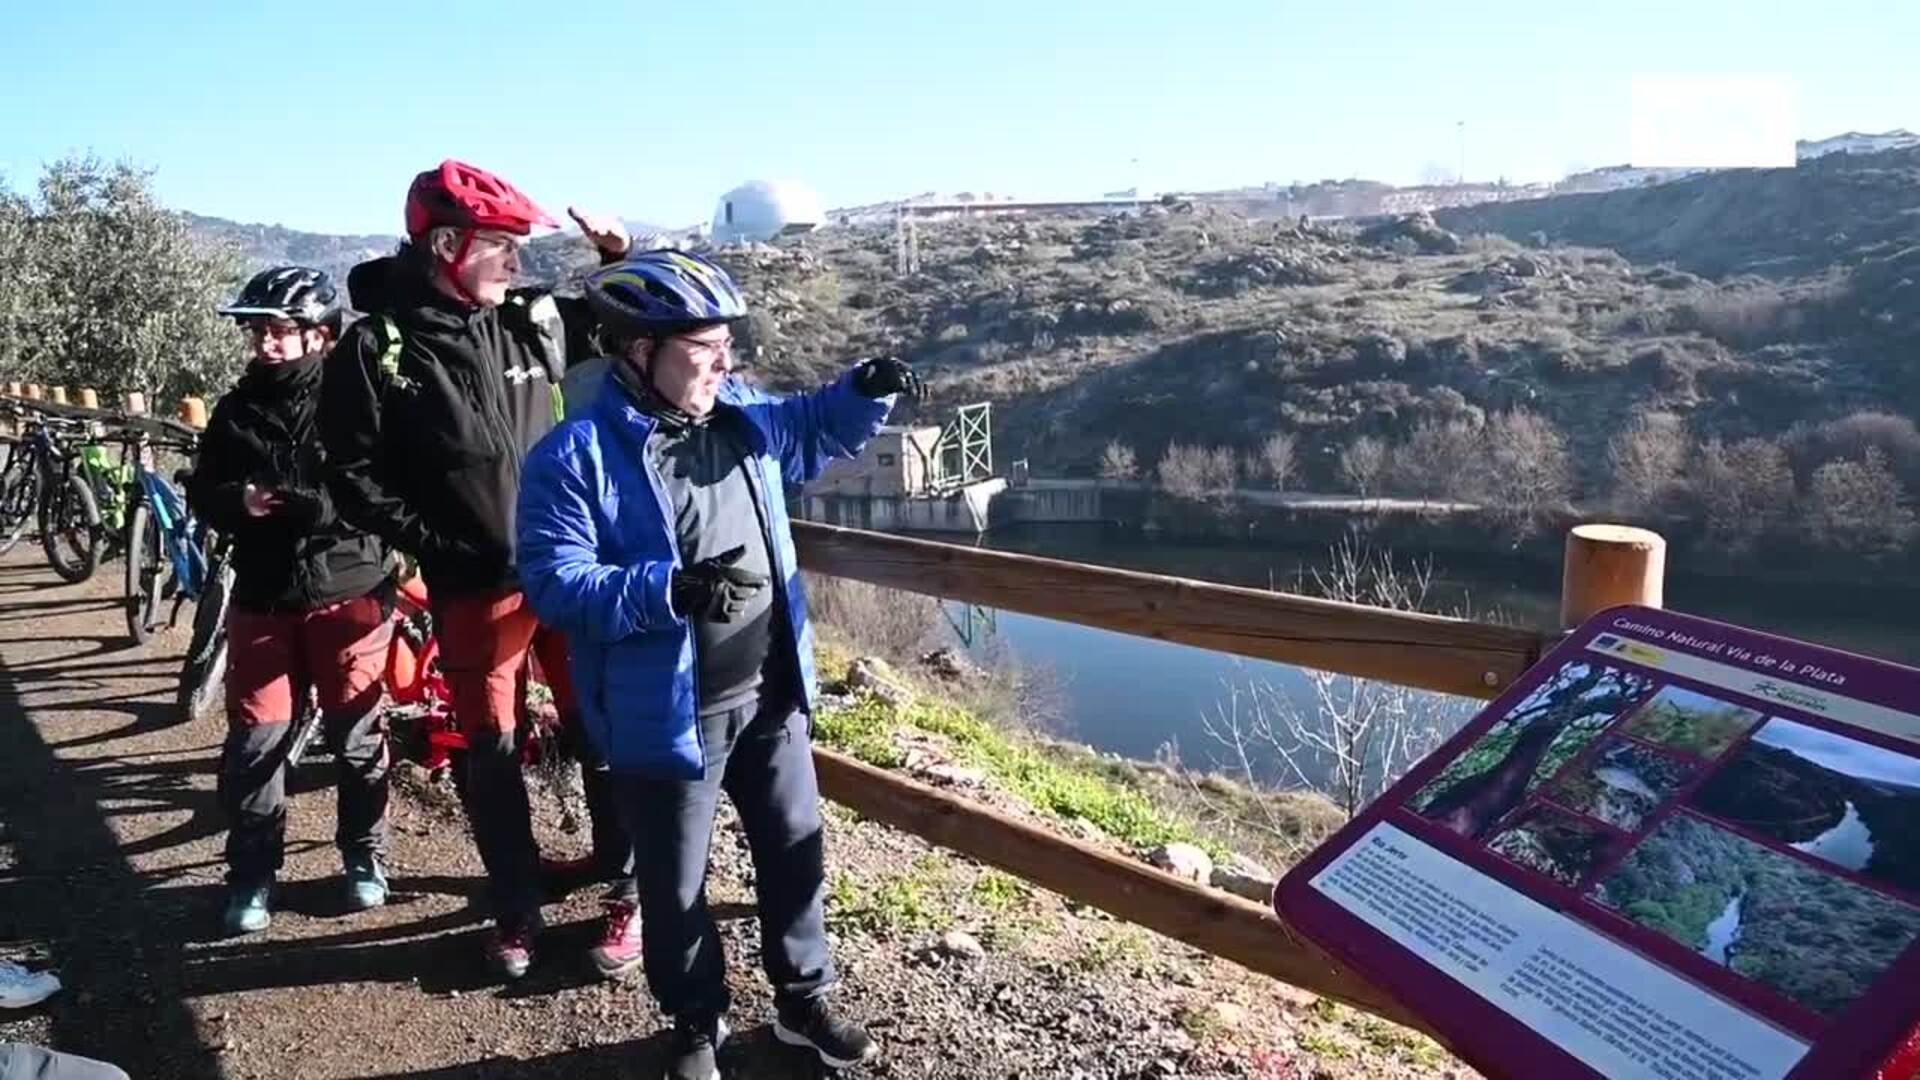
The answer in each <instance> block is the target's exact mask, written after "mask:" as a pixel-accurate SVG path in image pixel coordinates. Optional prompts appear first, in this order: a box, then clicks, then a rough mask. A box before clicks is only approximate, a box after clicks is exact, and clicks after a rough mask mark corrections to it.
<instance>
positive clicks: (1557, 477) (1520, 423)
mask: <svg viewBox="0 0 1920 1080" xmlns="http://www.w3.org/2000/svg"><path fill="white" fill-rule="evenodd" d="M1484 446H1485V448H1486V468H1485V473H1484V476H1485V479H1486V483H1487V486H1488V494H1489V496H1490V499H1489V501H1490V502H1491V503H1492V505H1493V509H1494V512H1495V513H1496V515H1498V516H1499V518H1500V519H1501V521H1502V523H1503V524H1504V525H1505V526H1506V527H1507V528H1508V529H1510V530H1511V531H1512V532H1513V534H1514V535H1515V536H1516V537H1519V538H1521V539H1525V538H1526V537H1528V536H1531V535H1533V534H1534V533H1535V532H1536V531H1538V530H1539V528H1540V526H1541V523H1542V522H1543V521H1544V519H1545V518H1546V516H1547V515H1548V514H1549V513H1550V512H1552V511H1553V510H1555V509H1558V508H1560V507H1563V506H1565V505H1566V503H1567V496H1568V493H1569V492H1570V491H1571V490H1572V487H1573V477H1572V472H1571V467H1570V463H1569V461H1568V458H1567V439H1566V436H1564V435H1562V434H1560V429H1559V428H1556V427H1554V426H1553V421H1551V420H1548V419H1547V418H1546V417H1544V416H1541V415H1540V414H1539V413H1536V412H1533V411H1532V410H1530V409H1513V410H1511V411H1509V412H1504V413H1500V414H1498V415H1497V416H1495V417H1494V418H1493V419H1492V420H1490V421H1488V422H1487V430H1486V438H1485V441H1484Z"/></svg>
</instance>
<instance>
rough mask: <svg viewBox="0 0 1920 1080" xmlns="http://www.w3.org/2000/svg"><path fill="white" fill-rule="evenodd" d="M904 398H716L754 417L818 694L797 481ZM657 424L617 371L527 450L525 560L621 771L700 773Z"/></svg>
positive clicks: (532, 596) (752, 466) (752, 438)
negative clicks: (795, 506) (793, 494)
mask: <svg viewBox="0 0 1920 1080" xmlns="http://www.w3.org/2000/svg"><path fill="white" fill-rule="evenodd" d="M892 405H893V399H892V398H891V397H887V398H880V399H877V400H876V399H873V398H869V397H866V396H865V395H863V394H861V393H859V392H858V391H856V390H855V389H854V388H853V378H852V374H851V373H849V374H848V375H847V376H846V377H843V378H841V379H840V380H839V381H838V382H836V383H834V384H832V385H830V386H827V387H824V388H822V389H820V390H817V391H815V392H813V393H811V394H804V395H799V396H795V397H777V396H773V395H770V394H766V393H763V392H761V391H759V390H756V389H754V388H752V387H750V386H748V385H747V384H745V383H743V382H741V381H739V380H738V379H732V378H730V379H728V380H727V384H726V386H725V387H724V388H723V389H722V390H721V392H720V398H719V404H718V405H717V406H716V408H718V409H736V410H739V412H740V414H741V415H743V416H744V417H745V418H746V419H747V421H749V422H748V423H747V424H746V425H745V426H746V429H747V432H748V442H749V444H750V448H751V452H750V453H749V455H748V457H747V480H748V483H749V484H750V485H751V486H752V488H753V494H754V498H755V500H757V501H758V502H759V504H760V510H761V519H762V520H763V521H765V522H766V523H767V526H768V530H769V532H770V534H771V539H772V541H773V543H772V551H771V553H770V554H771V555H772V558H773V573H774V576H775V579H776V580H778V581H780V582H782V583H783V584H784V587H785V589H786V600H787V604H786V608H787V614H788V616H789V618H790V621H791V624H792V625H791V627H790V630H791V633H788V634H781V635H779V640H777V641H776V642H775V643H774V647H775V648H784V649H794V650H796V651H797V654H798V655H797V657H796V659H797V661H798V666H797V669H798V670H799V672H800V674H801V681H802V683H803V692H804V694H805V701H803V702H802V707H803V708H809V709H810V708H811V704H812V701H813V697H814V681H813V627H812V624H811V623H809V622H808V620H807V600H806V596H805V594H804V592H803V591H802V589H801V587H800V568H799V560H798V558H797V556H796V555H795V553H794V550H793V535H792V532H791V530H790V529H789V528H788V526H787V508H786V501H785V499H784V498H783V492H784V490H785V489H786V488H788V487H793V488H798V487H799V485H801V484H804V483H806V482H807V481H808V480H811V479H813V478H814V477H815V476H818V475H819V474H820V471H821V470H822V469H823V468H825V467H826V465H827V463H828V462H829V461H831V460H832V459H834V458H836V457H852V456H854V455H855V454H857V453H859V452H860V448H861V447H862V446H864V445H865V444H866V442H867V440H868V439H871V438H872V437H873V436H874V435H875V434H876V433H877V432H878V431H879V430H880V425H881V424H883V423H885V421H886V418H887V413H888V411H889V410H890V409H891V408H892ZM653 428H654V420H653V418H652V417H650V416H648V415H647V414H646V413H644V412H642V411H641V410H640V409H638V408H636V407H635V406H634V404H633V398H632V397H631V396H630V395H629V394H628V392H627V390H626V388H625V387H623V386H621V385H620V383H619V382H618V381H617V380H616V379H615V377H614V376H613V375H612V374H611V373H609V374H608V376H607V380H606V382H605V383H603V384H602V385H601V387H600V389H599V392H598V394H597V395H596V396H595V397H594V399H593V401H592V403H591V404H589V405H587V406H586V408H585V409H584V410H583V411H582V412H581V413H580V414H579V415H577V416H575V417H574V418H573V419H570V420H567V421H566V422H564V423H562V424H561V425H560V426H559V427H557V428H555V429H554V430H553V431H552V432H550V433H549V434H548V435H547V436H546V437H545V438H543V439H541V440H540V442H539V444H538V445H536V446H535V447H534V448H533V451H532V452H531V453H530V454H529V455H528V456H527V461H526V467H525V469H524V472H523V478H522V480H521V487H520V505H519V514H518V531H519V535H518V544H519V564H520V566H519V569H520V583H521V587H522V588H523V589H525V590H526V594H527V599H528V601H529V602H531V603H532V605H533V609H534V611H536V612H537V613H538V614H539V616H540V619H541V621H543V622H545V623H546V624H548V625H549V626H554V627H557V628H559V629H560V630H561V631H562V632H564V633H565V634H566V635H567V638H568V645H569V647H570V649H571V652H572V656H573V678H574V684H575V687H576V689H577V690H578V692H579V695H580V707H581V713H582V716H583V718H584V719H585V721H586V729H587V732H588V735H589V737H591V738H592V739H593V740H594V742H595V744H596V745H597V746H598V748H599V750H600V752H601V753H602V754H604V755H605V756H606V758H607V761H608V763H609V764H610V765H611V766H612V767H613V768H615V769H618V770H623V771H642V772H656V773H668V774H672V775H678V776H685V777H698V776H700V775H701V774H702V772H703V771H704V769H705V763H706V756H705V752H704V749H703V747H702V746H701V745H700V725H699V724H698V723H697V722H696V719H697V718H698V716H699V713H700V703H699V701H698V697H699V691H698V684H699V679H698V677H697V673H698V671H699V668H698V660H697V659H696V658H695V657H694V646H693V632H692V629H691V627H689V626H688V625H687V622H686V620H685V619H682V618H681V617H680V616H679V615H678V614H677V613H675V612H674V610H673V608H672V605H671V604H670V602H669V600H668V584H669V582H670V581H671V580H672V575H673V571H674V569H675V568H676V567H678V566H679V565H680V551H679V544H678V542H677V540H676V538H675V536H674V529H673V514H672V512H671V511H670V510H669V509H668V507H667V504H666V495H665V491H664V489H663V488H662V487H661V484H660V479H659V477H658V476H657V475H655V473H654V471H653V470H652V469H651V468H649V467H648V466H647V464H646V460H647V458H646V453H645V451H646V444H647V436H649V435H650V434H652V433H653Z"/></svg>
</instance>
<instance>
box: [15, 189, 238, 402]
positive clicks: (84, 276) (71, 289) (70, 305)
mask: <svg viewBox="0 0 1920 1080" xmlns="http://www.w3.org/2000/svg"><path fill="white" fill-rule="evenodd" d="M3 191H4V185H0V192H3ZM241 276H242V274H241V270H240V266H239V263H238V261H237V259H236V258H235V257H234V255H233V254H232V252H231V251H229V250H226V249H223V248H215V247H211V246H209V245H205V244H202V243H200V242H198V241H196V240H194V239H193V238H192V237H191V236H189V235H188V232H187V228H186V225H185V223H184V222H183V221H182V220H181V219H180V217H179V216H178V215H176V214H174V213H172V212H170V211H168V210H167V209H165V208H164V207H162V206H161V205H160V204H159V202H158V201H156V200H155V198H154V195H153V190H152V184H151V177H150V175H149V174H148V173H146V172H143V171H141V170H139V169H137V168H135V167H133V166H132V165H129V164H126V163H124V162H121V163H115V164H108V163H106V162H103V161H100V160H99V159H97V158H92V157H83V158H68V159H64V160H61V161H56V162H54V163H52V164H51V165H48V166H47V167H46V170H45V172H44V173H43V174H42V175H41V177H40V181H39V185H38V188H37V191H36V193H35V195H34V196H32V197H30V198H29V197H21V196H17V195H12V194H0V374H4V375H5V377H6V378H8V379H21V380H27V381H37V382H43V383H51V384H59V385H65V386H92V387H95V388H97V389H99V390H101V391H102V392H103V393H111V392H118V391H127V390H141V391H143V392H145V393H146V394H147V395H148V396H149V398H150V399H153V400H158V401H169V402H170V401H172V400H174V399H177V398H179V397H181V396H184V395H187V394H197V395H201V396H205V397H212V396H216V395H218V394H219V393H222V392H224V391H225V389H226V387H227V386H228V385H229V384H230V383H231V382H232V380H233V377H234V375H235V373H236V372H237V371H238V370H239V368H240V366H241V365H242V364H243V363H244V361H245V352H244V348H243V342H242V340H241V338H240V335H239V334H238V333H236V332H235V331H234V328H233V324H232V323H231V321H229V320H227V319H224V318H222V317H221V316H219V315H218V314H217V313H216V312H215V308H217V307H218V306H219V305H220V304H222V303H224V302H226V301H227V300H228V299H230V298H231V295H232V292H233V291H234V290H235V289H236V288H237V287H238V285H239V281H240V278H241Z"/></svg>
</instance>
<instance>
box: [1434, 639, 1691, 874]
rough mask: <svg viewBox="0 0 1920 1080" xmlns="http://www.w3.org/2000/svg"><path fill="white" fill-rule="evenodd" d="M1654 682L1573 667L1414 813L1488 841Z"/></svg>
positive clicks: (1504, 722) (1439, 781)
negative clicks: (1500, 824)
mask: <svg viewBox="0 0 1920 1080" xmlns="http://www.w3.org/2000/svg"><path fill="white" fill-rule="evenodd" d="M1652 688H1653V682H1652V680H1650V679H1648V678H1647V677H1646V676H1644V675H1639V674H1635V673H1633V672H1630V671H1625V670H1622V669H1620V668H1615V667H1609V666H1607V665H1605V664H1601V663H1598V662H1596V661H1593V660H1586V659H1580V660H1571V661H1568V662H1567V663H1566V664H1565V665H1563V666H1562V667H1561V668H1560V670H1559V671H1556V672H1554V674H1553V677H1552V678H1550V679H1548V680H1547V681H1546V682H1545V683H1543V684H1542V685H1541V686H1540V687H1539V688H1538V689H1536V690H1534V691H1533V693H1531V694H1528V695H1527V697H1526V700H1524V701H1522V702H1521V703H1520V704H1518V705H1516V706H1514V707H1513V709H1512V711H1510V712H1508V713H1507V715H1506V716H1504V717H1502V718H1501V719H1500V721H1499V722H1498V723H1496V724H1494V725H1493V727H1491V728H1489V729H1488V730H1487V732H1486V734H1484V735H1482V736H1480V738H1479V739H1477V740H1475V741H1474V743H1473V744H1472V745H1471V746H1469V747H1467V748H1466V749H1465V750H1463V751H1461V753H1460V756H1459V757H1457V758H1455V759H1453V761H1452V762H1450V763H1448V765H1447V767H1446V769H1445V770H1444V771H1442V772H1441V773H1440V775H1439V776H1436V777H1434V778H1433V780H1431V781H1430V782H1428V783H1427V784H1426V785H1425V786H1424V787H1422V788H1421V789H1420V790H1419V791H1418V792H1416V793H1415V794H1414V796H1413V798H1411V799H1409V800H1408V802H1407V807H1408V809H1410V810H1412V811H1413V812H1414V813H1417V814H1419V815H1421V816H1422V817H1425V818H1427V819H1429V820H1431V821H1433V822H1435V823H1437V824H1439V825H1441V826H1443V827H1445V828H1447V829H1451V830H1452V831H1454V832H1456V833H1458V834H1460V835H1461V836H1465V837H1469V838H1473V839H1478V838H1480V837H1483V836H1485V835H1487V834H1488V833H1489V832H1490V831H1491V830H1492V829H1493V827H1494V825H1495V824H1497V823H1498V822H1499V821H1500V819H1501V818H1503V817H1505V816H1506V815H1507V814H1508V813H1510V812H1511V811H1513V810H1514V809H1515V808H1517V807H1518V806H1519V805H1520V804H1521V803H1523V802H1525V801H1526V798H1527V796H1528V795H1530V794H1532V793H1533V791H1534V789H1536V788H1538V787H1539V786H1540V785H1541V784H1543V783H1545V782H1546V781H1547V780H1548V779H1549V778H1551V777H1552V776H1553V774H1554V773H1556V772H1558V771H1560V769H1561V767H1562V766H1564V765H1566V763H1567V762H1568V761H1570V760H1571V759H1572V758H1573V757H1574V756H1575V755H1576V754H1578V753H1579V752H1580V751H1581V749H1582V748H1584V747H1585V746H1586V745H1587V744H1588V743H1590V742H1592V741H1593V740H1594V739H1596V738H1598V737H1599V735H1600V732H1602V731H1603V730H1605V729H1606V726H1607V725H1608V724H1610V723H1612V722H1613V719H1614V718H1615V717H1616V716H1619V715H1620V714H1621V713H1622V712H1624V711H1625V710H1626V709H1627V708H1628V707H1629V706H1631V705H1632V704H1633V703H1634V702H1635V701H1637V700H1638V699H1639V698H1640V697H1641V696H1642V695H1644V694H1645V693H1646V692H1647V691H1648V690H1651V689H1652Z"/></svg>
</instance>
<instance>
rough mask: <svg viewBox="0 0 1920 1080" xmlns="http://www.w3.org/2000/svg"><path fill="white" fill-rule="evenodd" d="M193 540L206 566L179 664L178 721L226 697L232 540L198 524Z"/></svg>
mask: <svg viewBox="0 0 1920 1080" xmlns="http://www.w3.org/2000/svg"><path fill="white" fill-rule="evenodd" d="M193 544H194V546H195V547H196V548H198V549H199V550H201V551H204V552H206V559H207V569H206V578H205V581H204V587H203V588H202V589H201V591H200V595H199V603H198V604H196V605H195V606H194V609H193V634H192V636H191V637H190V638H189V639H188V640H187V656H186V660H185V661H184V662H183V663H182V665H181V668H180V688H179V690H178V691H177V692H176V693H175V695H174V709H175V712H176V720H177V721H178V722H179V723H188V722H191V721H194V720H198V719H200V718H201V717H203V716H206V715H207V714H208V713H211V712H212V711H213V710H214V707H215V706H217V705H219V704H221V703H222V701H223V700H224V698H225V694H226V688H227V608H228V606H229V605H230V604H231V603H232V602H233V542H232V541H231V540H229V539H228V538H226V537H214V536H212V535H211V534H210V532H209V531H208V529H207V527H206V526H205V525H197V526H196V527H195V530H194V537H193Z"/></svg>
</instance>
